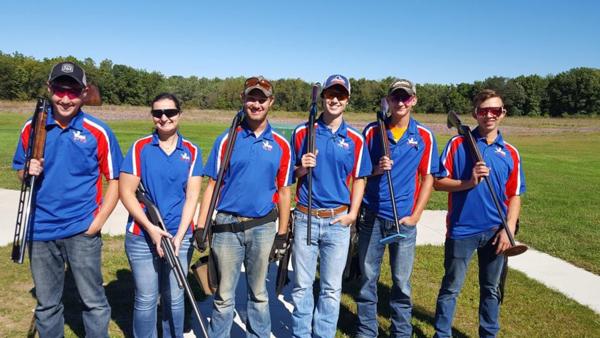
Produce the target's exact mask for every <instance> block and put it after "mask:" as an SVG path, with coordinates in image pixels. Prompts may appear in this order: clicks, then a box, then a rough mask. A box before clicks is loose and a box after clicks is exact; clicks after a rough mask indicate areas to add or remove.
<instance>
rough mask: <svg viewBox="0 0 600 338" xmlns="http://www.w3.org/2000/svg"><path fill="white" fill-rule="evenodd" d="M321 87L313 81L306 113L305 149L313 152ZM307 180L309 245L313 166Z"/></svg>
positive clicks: (307, 236)
mask: <svg viewBox="0 0 600 338" xmlns="http://www.w3.org/2000/svg"><path fill="white" fill-rule="evenodd" d="M320 88H321V84H320V83H318V82H317V83H315V84H314V85H313V87H312V99H311V103H310V112H309V114H308V133H307V135H306V137H307V147H306V151H307V152H308V153H312V154H314V153H315V119H316V117H317V110H318V108H317V97H318V93H319V89H320ZM307 177H308V181H307V187H306V188H307V190H308V205H307V206H306V207H307V209H308V211H307V213H308V215H307V216H308V217H307V219H306V245H310V241H311V227H312V197H313V196H312V179H313V168H312V167H310V168H308V174H307Z"/></svg>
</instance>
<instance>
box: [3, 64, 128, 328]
mask: <svg viewBox="0 0 600 338" xmlns="http://www.w3.org/2000/svg"><path fill="white" fill-rule="evenodd" d="M88 90H89V89H88V86H87V79H86V75H85V72H84V70H83V69H82V68H81V67H80V66H79V65H77V64H75V63H72V62H61V63H59V64H57V65H55V66H54V67H52V70H51V72H50V76H49V78H48V92H49V93H50V101H51V102H52V107H51V109H50V111H49V112H48V119H47V121H46V132H47V135H46V144H45V153H44V158H43V159H42V160H41V161H37V160H35V159H32V160H31V161H30V165H29V174H30V175H35V176H39V177H40V179H39V180H38V183H39V184H38V185H36V192H35V195H33V196H35V200H34V201H33V202H34V204H35V210H34V214H33V219H34V222H33V225H32V228H31V231H32V242H31V246H30V250H31V251H30V261H31V272H32V275H33V282H34V284H35V296H36V299H37V306H36V309H35V318H36V327H37V330H38V332H39V335H40V337H62V336H64V316H63V304H62V302H61V298H62V293H63V287H64V280H65V264H67V265H68V266H69V268H70V270H71V272H72V274H73V278H74V280H75V284H76V286H77V290H78V292H79V296H80V298H81V301H82V302H83V305H84V306H83V308H84V310H83V324H84V326H85V332H86V335H87V336H89V337H108V322H109V320H110V306H109V304H108V301H107V299H106V295H105V293H104V288H103V287H102V273H101V260H100V255H101V249H102V240H101V238H100V230H101V229H102V226H103V225H104V223H105V222H106V219H107V218H108V216H109V215H110V213H111V212H112V211H113V209H114V207H115V206H116V204H117V201H118V197H119V196H118V189H119V188H118V180H117V179H118V175H119V167H120V165H121V160H122V158H123V156H122V154H121V150H120V148H119V145H118V143H117V139H116V138H115V135H114V134H113V132H112V131H111V130H110V128H108V126H107V125H106V124H104V123H103V122H101V121H99V120H98V119H96V118H94V117H92V116H90V115H88V114H87V113H85V112H83V110H82V109H81V108H82V106H83V99H84V97H85V96H86V95H87V93H88ZM31 127H32V126H31V120H29V121H27V122H26V123H25V126H24V127H23V129H22V131H21V137H20V138H19V143H18V145H17V150H16V152H15V156H14V158H13V168H14V169H15V170H18V173H19V177H20V178H21V179H22V178H23V168H24V166H25V161H26V149H27V147H28V142H29V134H30V133H31ZM102 176H104V178H105V180H106V181H107V183H108V188H107V190H106V193H105V195H104V198H103V197H102Z"/></svg>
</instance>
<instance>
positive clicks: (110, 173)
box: [100, 128, 123, 180]
mask: <svg viewBox="0 0 600 338" xmlns="http://www.w3.org/2000/svg"><path fill="white" fill-rule="evenodd" d="M107 134H108V148H109V149H110V151H109V152H108V153H107V154H106V155H105V157H102V158H101V159H100V162H106V163H108V162H110V165H108V166H104V165H101V166H100V167H101V168H105V167H108V168H107V169H108V170H106V171H104V177H105V178H106V179H107V180H113V179H117V178H119V172H120V171H121V170H120V168H121V163H123V153H122V152H121V147H119V141H117V137H116V136H115V134H114V133H113V131H112V130H111V129H108V128H107Z"/></svg>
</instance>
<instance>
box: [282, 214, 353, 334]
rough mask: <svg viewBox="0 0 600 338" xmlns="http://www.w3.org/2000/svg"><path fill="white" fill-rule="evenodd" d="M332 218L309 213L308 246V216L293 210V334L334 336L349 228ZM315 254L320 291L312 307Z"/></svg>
mask: <svg viewBox="0 0 600 338" xmlns="http://www.w3.org/2000/svg"><path fill="white" fill-rule="evenodd" d="M340 216H342V215H341V214H340V215H337V216H335V217H332V218H319V217H317V216H312V224H311V245H310V246H309V245H306V239H307V231H306V230H307V220H308V216H307V215H306V214H304V213H302V212H300V211H298V210H296V211H294V226H295V228H294V244H293V250H292V252H293V254H292V266H293V268H294V287H293V289H292V300H293V302H294V311H293V313H292V322H293V327H292V329H293V336H294V337H327V338H331V337H334V336H335V332H336V327H337V321H338V316H339V312H340V298H341V294H342V275H343V272H344V267H345V265H346V258H347V255H348V246H349V245H350V228H349V227H347V226H344V225H342V224H340V223H336V224H330V222H331V221H333V220H334V219H335V218H337V217H340ZM317 257H319V261H320V263H319V268H320V269H319V273H320V282H319V286H320V291H319V298H318V300H317V306H316V307H315V306H314V297H313V283H314V280H315V274H316V270H317Z"/></svg>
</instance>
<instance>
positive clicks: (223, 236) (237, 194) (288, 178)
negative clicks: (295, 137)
mask: <svg viewBox="0 0 600 338" xmlns="http://www.w3.org/2000/svg"><path fill="white" fill-rule="evenodd" d="M241 98H242V101H243V109H244V119H243V122H242V124H241V126H240V127H238V133H237V138H236V140H235V146H234V148H233V152H232V154H231V160H230V163H229V167H228V169H227V171H226V173H225V176H224V178H223V183H222V186H221V187H216V186H215V185H216V180H217V175H218V172H219V168H220V166H221V165H223V164H222V163H221V161H222V160H223V156H224V153H225V149H226V147H227V143H228V142H229V140H228V139H227V136H228V133H227V132H225V133H223V134H221V135H220V136H219V137H217V139H216V140H215V143H214V145H213V148H212V151H211V153H210V155H209V157H208V161H207V163H206V167H205V170H204V175H205V176H208V178H209V181H208V186H207V188H206V190H205V191H204V196H203V199H202V206H201V209H200V216H199V221H198V224H200V225H201V226H202V225H204V224H205V221H206V218H207V214H208V207H209V203H210V199H211V196H212V193H213V190H214V189H221V196H220V200H219V201H218V203H217V207H216V209H217V211H218V212H217V215H216V220H215V224H214V226H213V228H212V233H213V235H212V243H210V247H211V255H214V258H215V260H216V266H217V270H218V276H219V284H218V287H217V291H216V294H215V296H214V304H213V311H212V317H211V321H210V325H209V330H208V335H209V336H210V337H229V336H230V335H231V333H230V331H231V326H232V323H233V315H234V309H235V289H236V285H237V283H238V280H239V277H240V268H241V265H242V263H243V264H244V268H245V273H246V282H247V285H248V303H247V315H248V317H247V320H246V332H247V333H246V336H247V337H269V336H270V335H271V317H270V314H269V295H268V292H267V285H266V277H267V268H268V266H269V254H270V252H271V248H272V247H273V245H274V241H275V239H276V238H277V243H284V241H283V239H284V238H285V235H286V234H287V226H288V219H289V212H290V202H291V189H290V187H289V186H290V185H291V184H292V183H293V171H292V150H291V147H290V145H289V143H288V141H287V140H286V139H285V138H284V137H283V136H281V135H280V134H279V133H277V132H276V131H275V130H273V129H272V128H271V125H270V124H269V122H268V120H267V114H268V112H269V109H270V108H271V107H272V106H273V102H274V101H275V97H274V96H273V87H272V85H271V83H270V82H269V81H268V80H266V79H264V78H263V77H262V76H257V77H250V78H248V79H246V81H245V83H244V90H243V92H242V94H241ZM276 218H279V221H278V224H279V226H278V227H276V223H275V219H276ZM276 234H277V236H276Z"/></svg>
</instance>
